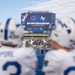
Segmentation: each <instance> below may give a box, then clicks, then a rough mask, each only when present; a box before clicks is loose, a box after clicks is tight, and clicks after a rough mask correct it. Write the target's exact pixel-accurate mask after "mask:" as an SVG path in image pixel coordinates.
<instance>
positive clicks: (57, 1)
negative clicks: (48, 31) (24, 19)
mask: <svg viewBox="0 0 75 75" xmlns="http://www.w3.org/2000/svg"><path fill="white" fill-rule="evenodd" d="M28 11H49V12H54V13H56V18H60V17H63V16H69V17H73V18H75V0H0V22H2V21H3V20H5V19H7V18H15V19H17V20H19V21H21V13H23V12H28Z"/></svg>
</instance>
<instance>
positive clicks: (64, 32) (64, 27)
mask: <svg viewBox="0 0 75 75" xmlns="http://www.w3.org/2000/svg"><path fill="white" fill-rule="evenodd" d="M55 26H56V28H55V29H54V30H52V32H51V35H50V36H49V39H51V40H53V41H55V42H57V43H58V44H59V45H60V46H62V47H67V48H71V46H72V44H73V42H74V41H75V20H74V19H73V18H69V17H65V18H62V19H57V20H56V22H55Z"/></svg>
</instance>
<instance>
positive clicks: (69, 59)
mask: <svg viewBox="0 0 75 75" xmlns="http://www.w3.org/2000/svg"><path fill="white" fill-rule="evenodd" d="M42 71H43V72H45V75H75V56H73V55H72V53H70V52H67V51H65V50H57V51H55V50H53V51H50V52H48V53H47V54H46V56H45V58H44V65H43V68H42Z"/></svg>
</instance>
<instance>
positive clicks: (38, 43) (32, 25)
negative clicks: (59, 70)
mask: <svg viewBox="0 0 75 75" xmlns="http://www.w3.org/2000/svg"><path fill="white" fill-rule="evenodd" d="M55 19H56V16H55V13H53V12H48V11H42V12H41V11H29V12H26V13H21V24H22V27H23V29H24V38H25V40H24V41H23V46H26V47H29V46H32V47H33V48H34V50H35V52H36V54H37V57H38V68H37V69H36V75H44V73H43V72H42V71H41V69H42V64H43V59H44V55H45V53H46V52H48V51H50V50H51V48H50V45H49V44H48V43H47V40H48V36H49V35H48V32H50V31H51V29H52V28H54V27H55V26H54V23H55Z"/></svg>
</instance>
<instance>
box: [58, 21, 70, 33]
mask: <svg viewBox="0 0 75 75" xmlns="http://www.w3.org/2000/svg"><path fill="white" fill-rule="evenodd" d="M58 23H59V24H60V25H61V26H62V28H65V29H66V31H67V33H68V34H70V33H71V29H70V28H69V27H68V26H67V25H66V24H65V23H62V22H61V21H58Z"/></svg>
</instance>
